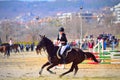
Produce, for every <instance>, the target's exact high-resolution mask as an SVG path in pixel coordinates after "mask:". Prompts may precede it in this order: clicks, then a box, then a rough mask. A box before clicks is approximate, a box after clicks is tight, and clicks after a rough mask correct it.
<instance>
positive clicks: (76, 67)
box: [74, 65, 78, 76]
mask: <svg viewBox="0 0 120 80" xmlns="http://www.w3.org/2000/svg"><path fill="white" fill-rule="evenodd" d="M77 71H78V65H75V73H74V76H75V75H76V73H77Z"/></svg>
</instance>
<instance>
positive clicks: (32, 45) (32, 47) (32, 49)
mask: <svg viewBox="0 0 120 80" xmlns="http://www.w3.org/2000/svg"><path fill="white" fill-rule="evenodd" d="M34 47H35V44H34V42H33V43H32V44H31V51H34Z"/></svg>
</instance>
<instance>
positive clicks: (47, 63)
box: [39, 62, 50, 75]
mask: <svg viewBox="0 0 120 80" xmlns="http://www.w3.org/2000/svg"><path fill="white" fill-rule="evenodd" d="M48 65H50V63H49V62H46V63H45V64H44V65H43V66H42V67H41V70H40V71H39V74H40V75H41V74H42V71H43V69H44V68H45V67H46V66H48Z"/></svg>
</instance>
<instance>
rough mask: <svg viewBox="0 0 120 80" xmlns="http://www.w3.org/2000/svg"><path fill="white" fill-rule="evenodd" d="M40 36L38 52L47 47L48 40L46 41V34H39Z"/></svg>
mask: <svg viewBox="0 0 120 80" xmlns="http://www.w3.org/2000/svg"><path fill="white" fill-rule="evenodd" d="M39 36H40V42H39V43H38V45H37V47H36V52H37V54H39V53H40V52H41V49H42V48H43V49H44V48H45V45H46V42H45V38H46V37H45V36H42V35H39Z"/></svg>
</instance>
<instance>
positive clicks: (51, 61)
mask: <svg viewBox="0 0 120 80" xmlns="http://www.w3.org/2000/svg"><path fill="white" fill-rule="evenodd" d="M40 38H41V40H40V42H39V43H38V45H37V47H36V53H37V54H39V52H40V51H41V49H42V48H45V49H46V51H47V54H48V61H47V62H46V63H45V64H44V65H43V66H42V67H41V69H40V71H39V74H40V75H41V74H42V71H43V69H44V68H45V67H46V66H48V67H47V71H48V72H50V73H52V74H55V72H53V71H51V70H50V69H51V68H52V67H54V66H56V65H58V64H60V58H59V57H58V54H57V51H58V49H59V47H58V46H55V45H54V44H53V42H52V41H51V40H50V39H48V38H47V37H45V36H42V35H40ZM86 58H91V59H92V60H94V61H95V62H96V63H99V61H98V60H97V59H96V58H95V56H94V55H93V54H92V53H90V52H87V53H85V52H83V51H82V50H81V49H79V48H72V50H71V51H70V52H68V54H67V56H66V63H65V64H69V63H71V62H72V66H71V68H70V69H69V70H68V71H67V72H65V73H63V74H61V75H60V76H59V77H62V76H64V75H66V74H68V73H70V72H72V71H73V70H74V69H75V72H74V76H75V75H76V73H77V71H78V64H79V63H81V62H83V61H84V60H85V59H86Z"/></svg>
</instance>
